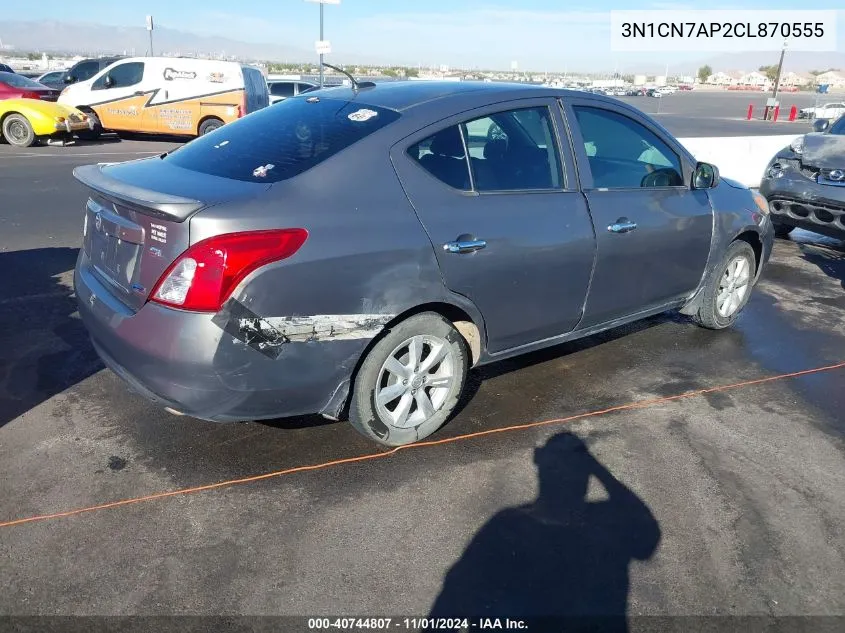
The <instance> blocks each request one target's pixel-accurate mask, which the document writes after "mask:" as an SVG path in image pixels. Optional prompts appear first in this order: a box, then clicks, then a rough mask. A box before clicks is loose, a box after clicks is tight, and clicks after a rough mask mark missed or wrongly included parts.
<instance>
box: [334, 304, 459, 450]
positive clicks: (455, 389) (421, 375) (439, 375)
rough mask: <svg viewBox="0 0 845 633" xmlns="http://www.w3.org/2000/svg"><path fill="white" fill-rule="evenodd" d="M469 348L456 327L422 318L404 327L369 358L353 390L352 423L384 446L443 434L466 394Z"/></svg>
mask: <svg viewBox="0 0 845 633" xmlns="http://www.w3.org/2000/svg"><path fill="white" fill-rule="evenodd" d="M467 366H468V361H467V347H466V344H465V343H464V340H463V338H462V337H461V335H460V334H459V333H458V331H457V330H456V329H455V328H454V327H453V326H452V324H451V323H450V322H449V321H447V320H446V319H444V318H443V317H442V316H440V315H439V314H436V313H433V312H423V313H422V314H417V315H415V316H412V317H410V318H409V319H407V320H405V321H402V322H401V323H399V324H398V325H396V326H394V327H392V328H391V329H390V331H388V332H387V334H386V335H385V336H384V337H383V338H382V339H381V340H380V341H379V342H378V343H376V344H375V345H374V346H373V348H372V349H371V350H370V352H369V353H368V354H367V356H366V358H365V359H364V362H363V363H362V364H361V368H360V370H359V371H358V375H357V377H356V378H355V384H354V385H353V392H352V400H351V402H350V406H349V421H350V422H351V423H352V426H354V427H355V429H356V430H358V431H359V432H360V433H362V434H363V435H365V436H366V437H368V438H370V439H372V440H374V441H376V442H378V443H379V444H384V445H385V446H402V445H405V444H412V443H413V442H416V441H418V440H421V439H423V438H424V437H428V436H429V435H431V434H432V433H434V432H435V431H436V430H437V429H439V428H440V427H441V426H443V424H444V423H445V422H446V420H447V419H448V418H449V416H450V415H451V414H452V411H453V410H454V409H455V406H456V405H457V404H458V400H459V398H460V396H461V392H462V391H463V388H464V382H465V380H466V372H467Z"/></svg>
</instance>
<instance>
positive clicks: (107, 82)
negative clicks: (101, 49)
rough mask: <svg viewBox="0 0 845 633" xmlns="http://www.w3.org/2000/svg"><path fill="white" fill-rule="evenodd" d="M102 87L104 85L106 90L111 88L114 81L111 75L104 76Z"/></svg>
mask: <svg viewBox="0 0 845 633" xmlns="http://www.w3.org/2000/svg"><path fill="white" fill-rule="evenodd" d="M103 85H105V87H106V88H111V87H112V86H114V79H112V78H111V75H106V79H105V81H104V82H103Z"/></svg>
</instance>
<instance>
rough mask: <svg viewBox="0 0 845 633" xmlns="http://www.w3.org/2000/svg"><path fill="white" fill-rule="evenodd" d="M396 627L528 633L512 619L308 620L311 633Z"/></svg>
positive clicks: (358, 618) (357, 618) (426, 629)
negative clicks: (315, 632) (316, 632)
mask: <svg viewBox="0 0 845 633" xmlns="http://www.w3.org/2000/svg"><path fill="white" fill-rule="evenodd" d="M397 628H398V629H403V630H407V631H470V630H480V631H484V630H490V631H495V630H501V631H518V630H527V629H528V624H527V623H526V622H525V621H524V620H517V619H514V620H512V619H510V618H472V619H471V618H361V617H356V618H308V629H309V630H311V631H319V630H332V629H338V630H347V631H358V630H363V629H368V630H375V631H389V630H392V629H397Z"/></svg>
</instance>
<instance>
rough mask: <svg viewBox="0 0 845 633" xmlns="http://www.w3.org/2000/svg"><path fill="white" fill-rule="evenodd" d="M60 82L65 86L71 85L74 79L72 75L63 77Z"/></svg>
mask: <svg viewBox="0 0 845 633" xmlns="http://www.w3.org/2000/svg"><path fill="white" fill-rule="evenodd" d="M62 81H63V82H65V83H66V84H72V83H74V82H75V81H76V77H74V76H73V75H65V76H64V77H62Z"/></svg>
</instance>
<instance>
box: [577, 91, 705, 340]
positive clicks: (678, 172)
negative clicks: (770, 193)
mask: <svg viewBox="0 0 845 633" xmlns="http://www.w3.org/2000/svg"><path fill="white" fill-rule="evenodd" d="M565 109H566V113H567V119H568V120H569V121H570V123H571V128H570V129H571V131H572V139H573V145H574V147H575V152H576V158H577V161H578V170H579V174H580V178H581V185H582V188H583V190H584V195H585V196H586V198H587V201H588V203H589V205H590V212H591V214H592V217H593V221H594V222H595V226H596V241H597V247H598V253H597V258H596V268H595V272H594V273H593V280H592V283H591V286H590V296H589V298H588V299H587V307H586V312H585V315H584V321H583V323H582V326H583V327H589V326H591V325H596V324H599V323H604V322H607V321H611V320H613V319H617V318H621V317H625V316H628V315H632V314H635V313H637V312H640V311H643V310H647V309H649V308H654V307H658V306H660V305H663V304H666V303H669V302H671V301H674V300H678V299H681V298H684V297H686V296H688V295H689V294H690V293H691V292H692V291H694V290H695V289H696V288H697V287H698V284H699V282H700V280H701V277H702V275H703V273H704V269H705V266H706V264H707V258H708V256H709V254H710V242H711V236H712V232H713V211H712V209H711V206H710V200H709V197H708V195H707V192H706V191H704V190H693V189H691V187H690V183H691V179H692V168H693V166H692V165H691V164H690V163H689V161H688V159H687V158H686V157H685V156H684V154H683V152H682V151H681V148H680V146H679V145H678V144H677V142H676V141H675V140H674V139H672V138H671V137H669V136H668V135H666V134H665V133H664V132H663V131H662V130H660V129H659V128H658V127H656V126H653V125H651V124H650V123H649V122H648V121H647V120H646V119H645V117H642V116H639V115H638V114H637V113H635V112H632V111H630V110H628V109H627V108H620V107H616V106H615V105H614V104H612V103H608V102H605V101H599V100H592V99H585V98H575V99H567V100H566V105H565Z"/></svg>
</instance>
